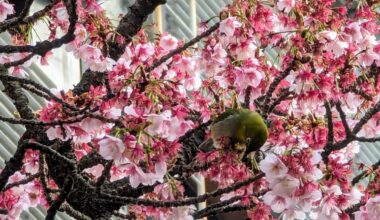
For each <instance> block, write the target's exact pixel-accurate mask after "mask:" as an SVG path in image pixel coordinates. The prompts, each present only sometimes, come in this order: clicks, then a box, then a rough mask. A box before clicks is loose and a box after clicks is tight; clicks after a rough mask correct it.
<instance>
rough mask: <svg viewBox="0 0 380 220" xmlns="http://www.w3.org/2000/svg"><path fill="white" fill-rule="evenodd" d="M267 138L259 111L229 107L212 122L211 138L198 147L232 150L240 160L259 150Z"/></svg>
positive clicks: (266, 130) (266, 131) (265, 126)
mask: <svg viewBox="0 0 380 220" xmlns="http://www.w3.org/2000/svg"><path fill="white" fill-rule="evenodd" d="M267 138H268V127H267V125H266V124H265V121H264V119H263V118H262V117H261V115H260V114H259V113H257V112H255V111H251V110H249V109H229V110H227V111H225V112H223V113H222V114H220V115H219V116H218V117H217V118H215V120H214V121H213V122H212V124H211V139H210V140H207V141H205V142H204V143H202V144H201V146H200V149H202V150H203V151H206V152H208V151H210V147H214V148H216V149H227V150H232V151H234V152H236V153H237V154H238V155H239V159H240V160H242V159H243V158H245V156H246V155H248V154H249V153H251V152H253V151H257V150H259V149H260V147H261V146H263V145H264V143H265V142H266V140H267ZM213 145H214V146H213Z"/></svg>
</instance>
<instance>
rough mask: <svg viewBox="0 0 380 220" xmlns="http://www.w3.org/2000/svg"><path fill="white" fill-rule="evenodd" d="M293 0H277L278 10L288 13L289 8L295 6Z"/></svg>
mask: <svg viewBox="0 0 380 220" xmlns="http://www.w3.org/2000/svg"><path fill="white" fill-rule="evenodd" d="M295 4H296V1H295V0H279V1H278V2H277V8H278V10H280V11H284V12H285V13H289V12H290V10H292V8H293V7H294V6H295Z"/></svg>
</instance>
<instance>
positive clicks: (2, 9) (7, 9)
mask: <svg viewBox="0 0 380 220" xmlns="http://www.w3.org/2000/svg"><path fill="white" fill-rule="evenodd" d="M13 13H15V11H14V9H13V5H11V4H9V3H8V2H7V1H5V0H1V1H0V22H2V21H4V20H5V19H6V18H7V16H8V15H11V14H13Z"/></svg>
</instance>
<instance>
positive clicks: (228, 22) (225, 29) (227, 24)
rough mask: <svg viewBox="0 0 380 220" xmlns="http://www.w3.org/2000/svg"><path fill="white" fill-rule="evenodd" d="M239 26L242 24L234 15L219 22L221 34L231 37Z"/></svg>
mask: <svg viewBox="0 0 380 220" xmlns="http://www.w3.org/2000/svg"><path fill="white" fill-rule="evenodd" d="M241 26H242V24H241V23H240V22H239V21H238V20H237V19H236V18H235V17H229V18H227V19H225V20H223V21H222V22H220V26H219V30H220V33H221V34H222V35H225V36H226V37H232V36H233V35H234V33H235V30H236V29H237V28H239V27H241Z"/></svg>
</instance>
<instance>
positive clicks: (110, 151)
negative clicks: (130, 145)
mask: <svg viewBox="0 0 380 220" xmlns="http://www.w3.org/2000/svg"><path fill="white" fill-rule="evenodd" d="M98 144H99V154H100V155H101V156H102V157H104V159H107V160H115V161H120V160H121V159H126V158H122V154H123V152H124V150H125V146H124V143H123V142H122V141H121V140H120V139H119V138H115V137H112V136H106V137H105V138H104V139H102V140H100V141H99V142H98Z"/></svg>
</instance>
